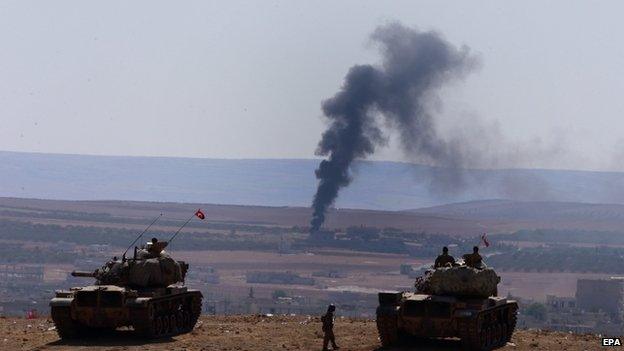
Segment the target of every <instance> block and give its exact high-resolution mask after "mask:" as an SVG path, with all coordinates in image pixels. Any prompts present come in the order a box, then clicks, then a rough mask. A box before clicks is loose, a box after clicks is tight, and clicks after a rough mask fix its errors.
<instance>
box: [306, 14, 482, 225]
mask: <svg viewBox="0 0 624 351" xmlns="http://www.w3.org/2000/svg"><path fill="white" fill-rule="evenodd" d="M371 40H372V41H373V43H375V44H377V45H378V47H379V49H380V52H381V55H382V62H381V65H379V66H374V65H356V66H353V67H351V69H349V72H348V73H347V75H346V77H345V80H344V84H343V86H342V88H341V90H340V91H339V92H338V93H337V94H336V95H334V96H333V97H331V98H329V99H327V100H325V101H324V102H323V104H322V109H323V113H324V114H325V116H326V117H327V118H328V119H329V121H330V123H329V127H328V129H327V130H326V131H325V132H324V133H323V136H322V138H321V141H320V142H319V144H318V148H317V150H316V154H317V155H322V156H328V157H327V159H325V160H323V161H322V162H321V164H320V165H319V167H318V169H317V170H316V177H317V179H318V180H319V184H318V189H317V191H316V194H315V195H314V201H313V204H312V208H313V210H314V212H313V216H312V220H311V223H310V224H311V229H312V231H317V230H318V229H319V228H320V226H321V225H322V224H323V222H324V221H325V213H326V212H327V209H328V208H329V206H331V205H332V204H333V203H334V201H335V200H336V197H337V196H338V191H339V190H340V188H342V187H345V186H347V185H349V183H350V182H351V173H352V172H351V165H352V163H353V161H354V160H355V159H358V158H359V159H363V158H366V157H367V156H368V155H371V154H373V153H374V152H375V149H376V148H377V147H379V146H383V145H384V144H385V143H386V140H387V139H386V137H385V136H384V133H383V132H382V129H381V126H383V127H386V128H389V129H392V130H395V131H397V132H398V133H399V140H400V142H401V147H402V149H403V150H404V151H405V153H406V155H407V156H408V157H409V158H411V159H419V160H421V161H425V162H428V163H431V164H434V165H438V166H441V167H443V168H445V169H451V170H459V169H461V167H462V166H463V155H462V150H461V148H460V144H459V143H456V142H452V141H446V140H444V139H443V138H441V137H440V136H439V133H438V132H437V130H436V125H435V123H434V122H435V121H434V119H433V116H432V114H431V111H430V110H431V109H430V107H431V105H432V104H435V103H437V102H438V101H437V96H436V92H437V91H438V90H439V88H441V87H442V86H443V85H444V84H446V83H448V82H449V81H452V80H455V79H458V78H462V77H464V76H465V74H466V73H468V72H469V71H471V70H472V68H473V67H475V65H476V64H477V60H476V58H475V57H474V56H472V55H471V54H470V51H469V49H468V48H467V47H465V46H464V47H461V48H456V47H454V46H453V45H451V44H450V43H448V42H447V41H446V40H444V39H443V38H442V37H441V36H440V35H439V34H437V33H436V32H420V31H418V30H416V29H412V28H408V27H405V26H403V25H401V24H399V23H393V24H389V25H385V26H382V27H379V28H377V29H376V30H375V31H374V32H373V34H372V35H371ZM379 117H381V118H379ZM379 119H383V122H384V123H380V121H379ZM460 178H461V177H460V175H459V172H453V171H451V172H446V171H445V172H441V174H440V177H436V181H437V182H440V183H441V184H442V186H444V187H446V186H452V185H453V184H456V183H458V182H460V181H461V179H460Z"/></svg>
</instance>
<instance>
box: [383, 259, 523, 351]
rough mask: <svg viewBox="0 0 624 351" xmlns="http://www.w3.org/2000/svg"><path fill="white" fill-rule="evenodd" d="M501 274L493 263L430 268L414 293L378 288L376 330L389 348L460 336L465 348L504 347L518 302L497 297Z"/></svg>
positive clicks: (419, 281) (489, 348) (514, 322)
mask: <svg viewBox="0 0 624 351" xmlns="http://www.w3.org/2000/svg"><path fill="white" fill-rule="evenodd" d="M499 281H500V278H499V277H498V276H497V275H496V273H495V272H494V271H493V270H492V269H491V268H486V269H475V268H470V267H466V266H458V267H451V268H438V269H435V270H431V271H429V272H427V273H426V274H425V276H424V277H422V278H421V279H417V281H416V291H415V292H397V293H389V292H382V293H379V307H378V308H377V330H378V332H379V339H380V340H381V343H382V345H383V346H384V347H389V346H397V345H400V344H403V343H405V342H407V341H408V340H409V339H411V338H414V337H416V338H459V339H461V343H462V345H463V347H464V348H465V349H468V350H480V351H481V350H492V349H495V348H498V347H502V346H504V345H505V344H506V343H507V342H508V341H509V340H511V336H512V334H513V332H514V329H515V327H516V315H517V311H518V304H517V303H516V301H513V300H509V299H507V298H504V297H498V296H496V295H497V289H496V287H497V284H498V283H499Z"/></svg>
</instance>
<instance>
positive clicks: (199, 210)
mask: <svg viewBox="0 0 624 351" xmlns="http://www.w3.org/2000/svg"><path fill="white" fill-rule="evenodd" d="M195 215H196V216H197V218H199V219H204V218H206V215H204V213H203V212H202V210H201V209H198V210H197V212H195Z"/></svg>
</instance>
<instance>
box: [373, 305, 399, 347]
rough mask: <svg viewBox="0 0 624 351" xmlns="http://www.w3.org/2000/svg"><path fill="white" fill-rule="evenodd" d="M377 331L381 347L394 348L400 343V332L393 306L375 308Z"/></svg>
mask: <svg viewBox="0 0 624 351" xmlns="http://www.w3.org/2000/svg"><path fill="white" fill-rule="evenodd" d="M376 321H377V331H378V332H379V340H380V342H381V345H382V346H383V347H390V346H396V345H399V344H400V343H401V332H400V330H399V325H398V316H397V311H396V307H395V306H379V307H377V319H376Z"/></svg>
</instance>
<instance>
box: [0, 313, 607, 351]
mask: <svg viewBox="0 0 624 351" xmlns="http://www.w3.org/2000/svg"><path fill="white" fill-rule="evenodd" d="M51 328H52V324H51V323H50V321H49V320H46V319H36V320H25V319H10V318H6V319H5V318H0V350H54V351H61V350H72V351H73V350H95V351H104V350H107V351H108V350H180V351H181V350H232V351H233V350H241V351H243V350H248V351H260V350H320V349H321V347H320V344H321V340H322V339H321V337H322V335H321V333H320V332H319V329H320V322H319V321H318V319H314V318H310V317H261V316H229V317H203V318H202V319H201V321H200V323H198V325H197V326H196V328H195V330H194V331H193V332H192V333H190V334H186V335H182V336H178V337H175V338H172V339H165V340H159V341H155V342H150V343H147V344H143V343H142V342H141V341H138V340H135V339H134V338H133V337H132V334H131V332H129V331H118V332H116V333H114V334H111V335H106V336H98V337H95V338H92V339H88V340H82V341H78V342H70V343H66V342H62V341H60V340H59V339H58V337H57V335H56V332H55V331H54V330H52V329H51ZM335 332H336V337H337V341H338V343H339V345H340V346H342V348H341V350H344V351H374V350H379V342H378V340H377V334H376V329H375V322H374V321H370V320H351V319H338V320H337V321H336V328H335ZM599 343H600V339H599V337H597V336H593V335H573V334H565V333H551V332H540V331H519V332H517V333H516V334H515V335H514V338H513V339H512V343H510V344H508V345H507V346H506V347H504V348H502V349H501V350H570V351H580V350H598V349H600V348H601V347H600V346H599ZM412 349H413V350H416V349H417V350H440V351H445V350H449V351H450V350H458V349H459V344H458V342H457V341H454V340H446V341H437V342H429V343H427V344H425V345H414V346H413V347H412V348H403V349H400V350H412ZM395 350H399V349H395Z"/></svg>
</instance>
